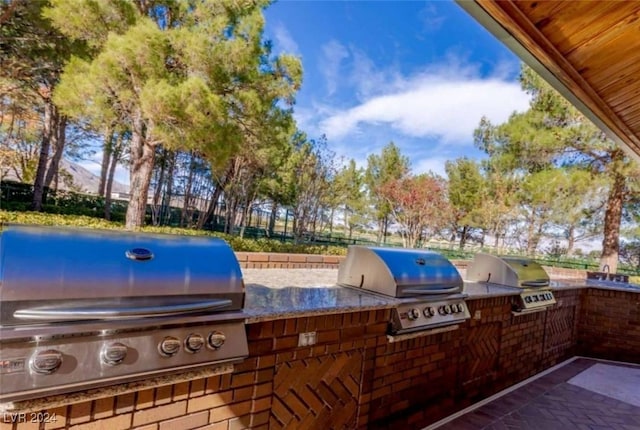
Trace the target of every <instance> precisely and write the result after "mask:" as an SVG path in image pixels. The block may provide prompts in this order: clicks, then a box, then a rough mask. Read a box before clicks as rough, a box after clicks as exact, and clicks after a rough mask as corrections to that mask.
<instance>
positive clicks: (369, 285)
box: [338, 246, 470, 334]
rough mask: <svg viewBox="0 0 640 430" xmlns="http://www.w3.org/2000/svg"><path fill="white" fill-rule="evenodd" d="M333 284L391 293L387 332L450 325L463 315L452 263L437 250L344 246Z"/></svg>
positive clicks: (464, 310) (458, 281)
mask: <svg viewBox="0 0 640 430" xmlns="http://www.w3.org/2000/svg"><path fill="white" fill-rule="evenodd" d="M338 284H340V285H346V286H350V287H355V288H362V289H364V290H367V291H371V292H375V293H379V294H384V295H386V296H391V297H396V298H399V299H402V300H399V305H398V307H397V308H396V309H394V312H393V317H392V321H391V324H390V332H391V333H392V334H402V333H408V332H414V331H419V330H425V329H430V328H435V327H442V326H447V325H453V324H456V323H459V322H462V321H464V320H465V319H467V318H469V317H470V315H469V310H468V309H467V306H466V303H465V302H464V298H465V297H466V295H464V294H463V293H462V290H463V282H462V278H461V277H460V274H459V273H458V271H457V269H456V268H455V266H453V264H451V262H450V261H449V260H447V259H446V258H444V257H443V256H442V255H440V254H438V253H436V252H431V251H427V250H420V249H398V248H378V247H364V246H350V247H349V250H348V252H347V257H346V258H345V260H344V261H343V262H342V264H341V265H340V268H339V270H338Z"/></svg>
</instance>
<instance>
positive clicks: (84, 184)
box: [4, 159, 129, 194]
mask: <svg viewBox="0 0 640 430" xmlns="http://www.w3.org/2000/svg"><path fill="white" fill-rule="evenodd" d="M60 169H62V170H63V171H64V172H66V173H68V174H69V175H70V176H71V179H72V183H73V187H70V186H69V185H68V184H66V183H65V181H63V180H60V181H58V188H59V189H61V190H67V191H68V190H73V189H74V188H75V190H80V191H81V192H84V193H87V194H98V185H99V184H100V177H99V176H97V175H94V174H93V173H91V172H90V171H89V170H87V169H85V168H84V167H82V166H81V165H79V164H78V163H74V162H73V161H70V160H66V159H62V160H61V161H60ZM4 179H9V180H13V181H17V180H18V178H17V177H16V176H15V174H13V172H11V171H9V173H8V175H7V176H5V178H4ZM111 192H112V193H128V192H129V186H128V185H124V184H122V183H120V182H117V181H113V186H112V187H111Z"/></svg>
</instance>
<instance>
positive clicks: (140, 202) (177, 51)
mask: <svg viewBox="0 0 640 430" xmlns="http://www.w3.org/2000/svg"><path fill="white" fill-rule="evenodd" d="M263 6H265V3H263V2H249V1H245V2H236V1H231V0H227V1H216V0H208V1H202V2H198V3H192V2H188V1H180V2H175V1H170V0H166V1H155V2H146V1H144V2H143V1H140V2H124V1H117V0H113V1H112V2H109V3H108V4H106V5H105V4H101V3H99V2H98V3H96V2H93V1H91V0H85V1H82V2H80V3H78V2H76V1H75V0H55V1H54V2H53V4H52V8H51V9H50V12H49V13H48V16H50V17H51V19H52V20H53V22H54V23H55V25H57V26H58V27H59V28H60V30H61V31H62V32H64V33H65V34H67V35H68V36H69V37H74V38H77V39H80V40H83V41H85V42H86V43H87V44H88V45H89V46H90V47H92V49H93V52H94V55H93V56H92V58H91V59H89V60H85V59H81V58H78V57H75V58H73V59H72V60H71V61H70V62H69V64H68V66H67V67H66V68H65V73H64V77H63V81H62V82H61V85H60V86H59V89H58V91H57V93H56V97H57V98H56V100H57V101H58V102H59V104H60V105H61V106H63V108H64V109H65V112H67V113H69V114H70V115H73V116H75V117H81V118H86V119H87V120H89V121H91V122H92V123H93V124H94V125H96V126H99V127H103V128H104V127H107V126H109V125H111V124H117V126H119V127H121V128H122V129H127V130H130V131H131V133H132V139H131V147H130V166H131V168H130V169H131V170H130V171H131V181H130V183H131V200H130V202H129V206H128V213H127V227H129V228H134V227H139V226H141V225H142V223H143V222H144V212H145V206H146V201H147V194H148V188H149V183H150V181H151V176H152V169H153V164H154V157H155V154H156V151H155V147H158V146H162V147H164V148H166V149H169V150H184V151H196V152H198V153H201V154H202V155H203V156H204V157H205V158H206V159H207V160H209V161H210V163H212V165H215V166H224V165H225V164H228V163H229V160H230V159H231V158H232V157H234V156H235V155H236V154H238V152H239V151H240V150H241V147H242V146H243V145H247V146H248V147H249V150H250V148H255V145H260V144H264V143H265V137H269V136H273V133H272V132H270V130H273V129H276V130H278V129H279V128H281V127H282V124H283V121H284V123H285V127H286V123H287V121H288V120H287V117H288V115H289V114H288V113H287V112H284V114H283V110H282V108H280V107H279V105H278V102H279V101H285V102H291V101H292V100H293V95H294V93H295V91H296V90H297V88H298V87H299V84H300V80H301V66H300V63H299V61H298V60H297V59H295V58H293V57H290V56H286V55H282V56H279V57H275V56H273V55H272V54H271V52H270V45H269V44H268V43H264V42H263V41H262V30H263V26H264V18H263V16H262V7H263ZM85 15H87V16H89V17H90V19H91V21H92V22H93V21H100V22H101V24H100V25H101V26H102V27H101V30H100V31H93V30H92V31H86V30H84V29H83V27H82V26H81V25H80V24H79V23H80V22H81V21H82V20H83V19H84V16H85ZM105 31H106V35H105ZM236 162H237V160H236V161H234V163H236Z"/></svg>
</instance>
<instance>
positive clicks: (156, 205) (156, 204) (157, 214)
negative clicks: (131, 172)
mask: <svg viewBox="0 0 640 430" xmlns="http://www.w3.org/2000/svg"><path fill="white" fill-rule="evenodd" d="M166 168H167V150H166V149H164V148H163V149H162V160H161V163H160V172H159V173H158V180H157V181H156V187H155V189H154V190H153V211H152V212H151V216H152V219H151V222H152V223H153V225H160V220H161V219H162V206H160V197H161V196H162V188H163V185H164V184H163V183H164V174H165V170H166Z"/></svg>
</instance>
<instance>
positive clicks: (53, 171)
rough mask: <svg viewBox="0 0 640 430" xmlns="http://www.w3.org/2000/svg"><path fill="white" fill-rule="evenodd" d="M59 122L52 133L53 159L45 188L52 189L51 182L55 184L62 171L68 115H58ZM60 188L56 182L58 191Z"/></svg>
mask: <svg viewBox="0 0 640 430" xmlns="http://www.w3.org/2000/svg"><path fill="white" fill-rule="evenodd" d="M57 117H58V118H57V121H56V124H55V130H54V132H53V133H52V137H53V148H54V152H53V157H52V158H51V162H50V163H49V168H48V169H47V174H46V176H45V178H44V186H45V187H47V188H51V182H53V178H54V177H57V176H58V170H59V169H60V160H61V159H62V154H63V153H64V145H65V143H66V140H67V117H66V115H57ZM57 188H58V185H57V181H56V189H57Z"/></svg>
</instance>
